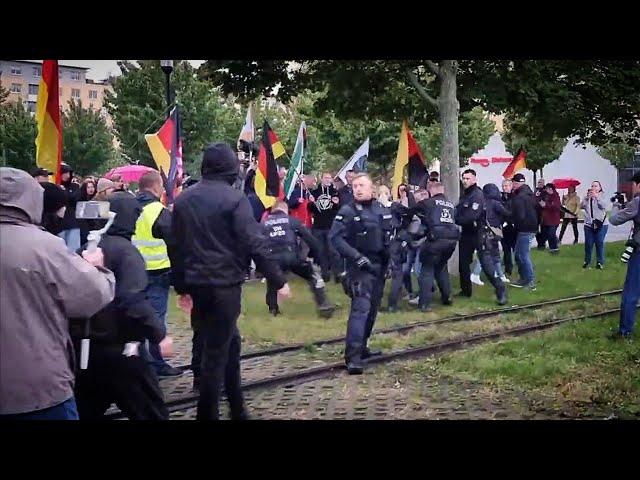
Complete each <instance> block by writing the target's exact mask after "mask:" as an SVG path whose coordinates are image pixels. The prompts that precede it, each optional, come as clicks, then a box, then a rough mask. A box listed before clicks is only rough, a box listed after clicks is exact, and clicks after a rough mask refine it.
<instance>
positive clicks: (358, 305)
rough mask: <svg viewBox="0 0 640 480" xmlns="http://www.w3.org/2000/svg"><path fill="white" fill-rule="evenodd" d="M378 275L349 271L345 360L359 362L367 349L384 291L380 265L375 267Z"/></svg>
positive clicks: (355, 270) (361, 271)
mask: <svg viewBox="0 0 640 480" xmlns="http://www.w3.org/2000/svg"><path fill="white" fill-rule="evenodd" d="M374 268H376V269H378V270H379V271H380V273H378V274H373V273H370V272H368V271H363V270H357V269H353V270H351V271H349V282H350V283H349V286H350V293H351V310H350V311H349V321H348V323H347V338H346V342H345V343H346V344H345V351H344V354H345V359H346V361H347V363H348V362H349V361H355V362H360V361H361V360H362V352H363V350H364V349H365V348H366V347H367V342H368V341H369V337H370V336H371V332H372V330H373V325H374V323H375V321H376V316H377V315H378V307H379V306H380V300H381V299H382V293H383V290H384V273H383V272H382V267H381V266H380V265H375V264H374Z"/></svg>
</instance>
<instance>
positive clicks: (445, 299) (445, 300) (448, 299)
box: [442, 298, 453, 305]
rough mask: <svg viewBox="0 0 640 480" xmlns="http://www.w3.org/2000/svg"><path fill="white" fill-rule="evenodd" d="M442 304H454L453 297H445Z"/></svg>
mask: <svg viewBox="0 0 640 480" xmlns="http://www.w3.org/2000/svg"><path fill="white" fill-rule="evenodd" d="M442 304H443V305H453V300H451V298H443V299H442Z"/></svg>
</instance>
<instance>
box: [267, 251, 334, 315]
mask: <svg viewBox="0 0 640 480" xmlns="http://www.w3.org/2000/svg"><path fill="white" fill-rule="evenodd" d="M272 259H273V260H274V261H276V262H278V265H279V266H280V269H281V270H282V272H283V273H287V272H292V273H294V274H296V275H298V276H299V277H300V278H302V279H304V280H306V282H307V284H308V285H309V288H310V289H311V294H312V295H313V299H314V301H315V302H316V305H318V306H319V305H321V304H322V303H324V302H325V294H324V287H316V283H317V282H318V281H319V280H320V277H319V276H318V275H317V274H316V273H315V272H314V271H313V265H312V264H311V262H304V261H301V260H300V259H298V258H297V257H296V256H295V255H285V256H277V255H274V256H273V257H272ZM265 300H266V303H267V306H268V307H269V309H270V310H274V309H277V308H278V289H277V288H276V287H275V286H274V285H273V284H272V283H271V282H269V280H267V294H266V298H265Z"/></svg>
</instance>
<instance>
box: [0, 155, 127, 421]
mask: <svg viewBox="0 0 640 480" xmlns="http://www.w3.org/2000/svg"><path fill="white" fill-rule="evenodd" d="M43 192H44V190H43V189H42V187H41V186H40V185H39V184H38V182H37V181H36V180H35V179H34V178H32V177H31V176H30V175H29V174H28V173H27V172H24V171H22V170H18V169H15V168H5V167H3V168H0V228H1V232H0V278H2V288H0V418H13V419H55V420H67V419H68V420H76V419H77V418H78V413H77V409H76V405H75V399H74V396H73V386H74V364H75V358H74V351H73V346H72V342H71V337H70V335H69V321H68V318H72V317H78V318H86V317H90V316H91V315H93V314H95V313H96V312H98V311H99V310H101V309H102V308H103V307H104V306H105V305H107V304H108V303H109V302H111V301H112V300H113V297H114V293H115V279H114V277H113V273H111V271H109V270H107V269H105V268H103V267H102V265H103V264H104V260H103V255H102V251H101V250H99V249H98V250H97V251H96V252H94V253H91V254H89V253H88V252H85V253H84V254H83V256H84V259H83V258H82V257H80V256H78V255H76V254H75V253H71V252H70V251H69V250H68V249H67V247H66V245H65V243H64V241H63V240H62V239H60V238H58V237H56V236H54V235H51V234H50V233H48V232H46V231H44V230H43V229H42V228H40V227H39V226H38V225H39V224H40V221H41V219H42V205H43Z"/></svg>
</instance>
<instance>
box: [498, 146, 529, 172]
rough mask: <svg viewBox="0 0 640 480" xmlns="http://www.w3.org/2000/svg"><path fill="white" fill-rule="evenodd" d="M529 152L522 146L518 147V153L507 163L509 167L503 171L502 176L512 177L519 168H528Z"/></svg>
mask: <svg viewBox="0 0 640 480" xmlns="http://www.w3.org/2000/svg"><path fill="white" fill-rule="evenodd" d="M526 158H527V152H525V150H524V148H523V147H522V146H521V147H520V148H519V149H518V153H516V154H515V156H514V157H513V160H511V163H509V165H507V168H506V169H505V170H504V172H503V173H502V178H512V177H513V176H514V175H515V174H516V172H517V171H518V170H522V169H523V168H527V162H526Z"/></svg>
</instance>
